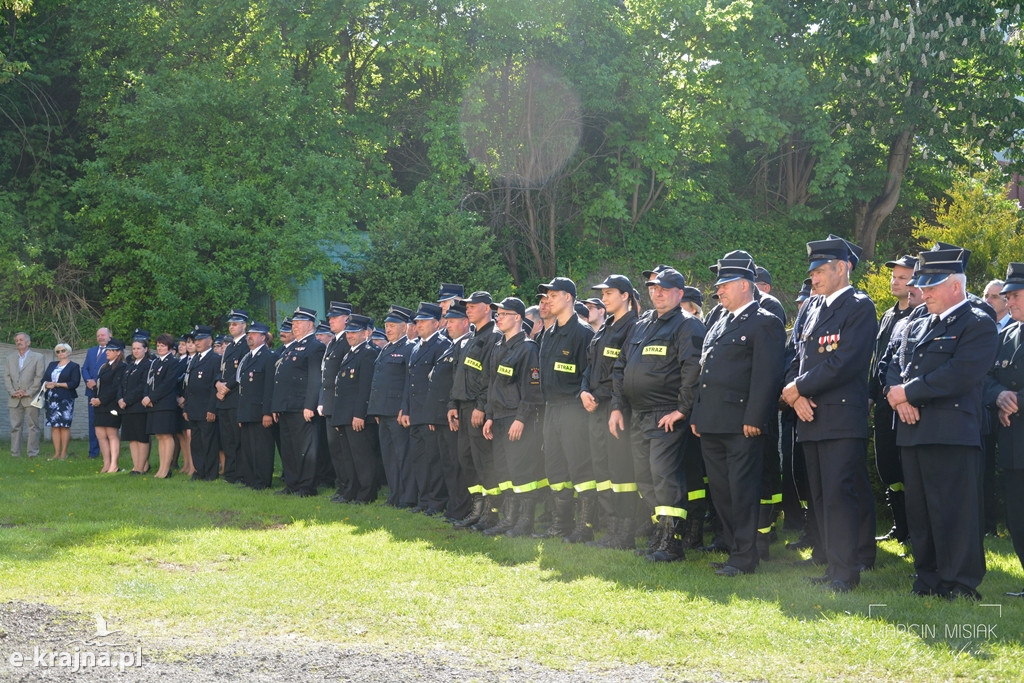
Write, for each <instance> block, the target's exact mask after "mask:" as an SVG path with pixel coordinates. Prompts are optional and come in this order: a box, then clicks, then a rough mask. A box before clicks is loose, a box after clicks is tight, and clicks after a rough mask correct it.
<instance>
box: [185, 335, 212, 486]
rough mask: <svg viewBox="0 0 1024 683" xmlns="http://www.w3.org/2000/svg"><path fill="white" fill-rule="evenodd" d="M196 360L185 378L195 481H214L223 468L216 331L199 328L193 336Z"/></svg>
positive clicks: (186, 406)
mask: <svg viewBox="0 0 1024 683" xmlns="http://www.w3.org/2000/svg"><path fill="white" fill-rule="evenodd" d="M192 335H193V337H194V339H195V344H196V356H195V358H193V359H192V362H191V363H189V366H188V373H187V374H186V375H185V380H184V385H185V405H184V406H183V409H184V411H185V419H186V420H187V421H188V424H189V427H190V428H191V430H192V464H193V466H194V467H195V469H196V471H195V473H194V474H193V475H192V479H193V480H199V479H202V480H204V481H213V480H215V479H216V478H217V470H218V468H219V466H220V457H219V455H218V453H219V452H220V438H219V436H218V433H217V413H216V412H215V409H216V406H214V403H216V401H215V400H214V396H215V395H216V394H215V393H214V385H215V383H216V381H217V377H218V375H219V373H218V370H219V366H220V358H218V357H217V355H216V354H215V353H213V352H212V351H211V347H212V346H213V328H212V327H209V326H207V325H197V326H196V328H195V330H193V333H192Z"/></svg>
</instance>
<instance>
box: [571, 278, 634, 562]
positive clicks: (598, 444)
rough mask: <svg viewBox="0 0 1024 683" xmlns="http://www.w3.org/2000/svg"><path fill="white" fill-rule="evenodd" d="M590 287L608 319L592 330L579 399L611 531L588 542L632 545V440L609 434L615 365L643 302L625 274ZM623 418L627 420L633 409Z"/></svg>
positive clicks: (598, 487) (599, 544)
mask: <svg viewBox="0 0 1024 683" xmlns="http://www.w3.org/2000/svg"><path fill="white" fill-rule="evenodd" d="M591 289H596V290H598V291H599V292H601V302H602V304H603V306H604V310H605V319H604V324H603V325H602V326H601V328H600V329H599V330H598V331H597V333H596V334H594V338H593V339H592V340H591V341H590V346H589V347H588V349H587V353H588V358H587V369H586V370H585V371H584V373H583V381H582V383H581V385H580V400H581V401H582V403H583V408H584V409H585V410H586V411H587V412H588V413H589V420H588V429H589V437H590V454H591V459H592V461H593V468H594V478H595V480H596V481H597V489H596V490H597V498H598V502H599V503H600V505H601V510H602V512H603V514H604V518H605V520H606V521H607V529H608V533H607V534H605V536H604V538H602V539H601V540H600V541H591V542H588V545H589V544H593V545H596V546H598V547H601V548H618V549H626V548H633V547H635V545H636V542H635V540H634V536H633V530H634V517H635V516H636V500H637V493H636V476H635V475H634V473H633V454H632V452H631V451H630V448H629V445H630V444H629V439H614V438H612V436H611V435H610V434H609V433H608V418H609V417H610V416H611V411H612V408H611V402H612V366H614V365H615V361H616V360H617V359H618V357H619V355H621V353H622V349H623V348H624V347H625V344H626V338H627V336H628V335H629V332H630V330H632V329H633V325H635V324H636V321H637V309H638V308H639V306H640V302H639V301H638V300H637V298H636V297H635V296H634V292H635V290H634V288H633V283H631V282H630V281H629V278H628V277H626V276H625V275H609V276H608V277H607V278H605V280H604V282H602V283H601V284H599V285H594V286H593V287H591ZM624 408H625V410H624V411H623V419H624V421H625V422H626V423H627V424H628V423H629V409H628V407H624Z"/></svg>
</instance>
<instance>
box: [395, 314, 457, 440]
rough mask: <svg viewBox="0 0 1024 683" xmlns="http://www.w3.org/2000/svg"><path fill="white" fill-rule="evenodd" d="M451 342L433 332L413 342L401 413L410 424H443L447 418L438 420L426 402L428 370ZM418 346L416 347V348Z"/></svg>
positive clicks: (428, 385)
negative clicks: (407, 418) (424, 338)
mask: <svg viewBox="0 0 1024 683" xmlns="http://www.w3.org/2000/svg"><path fill="white" fill-rule="evenodd" d="M451 345H452V342H451V340H450V339H448V338H447V337H442V336H441V335H440V334H438V333H434V334H433V335H432V336H430V337H428V338H427V339H426V340H425V341H424V340H421V341H420V343H419V344H418V345H417V344H413V351H412V353H411V354H410V356H409V370H408V374H407V375H406V383H405V391H404V393H403V395H402V414H403V415H408V416H409V420H410V424H413V425H425V424H445V423H446V422H447V419H442V420H438V418H437V415H436V411H431V410H430V409H429V407H428V403H427V394H428V392H429V390H430V371H431V370H433V369H434V365H435V364H436V363H437V359H438V358H440V357H441V354H442V353H444V352H445V351H446V350H447V349H448V347H450V346H451ZM417 346H418V348H417Z"/></svg>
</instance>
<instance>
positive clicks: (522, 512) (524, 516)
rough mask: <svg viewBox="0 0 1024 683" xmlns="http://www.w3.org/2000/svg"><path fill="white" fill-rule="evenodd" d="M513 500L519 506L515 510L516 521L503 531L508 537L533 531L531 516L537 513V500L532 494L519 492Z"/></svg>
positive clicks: (526, 534) (528, 533) (525, 534)
mask: <svg viewBox="0 0 1024 683" xmlns="http://www.w3.org/2000/svg"><path fill="white" fill-rule="evenodd" d="M513 502H514V503H515V504H516V505H518V507H519V509H518V510H517V511H516V523H515V526H513V527H512V528H511V529H509V530H508V531H506V532H505V535H506V536H508V537H509V538H516V537H519V536H529V535H530V534H532V533H533V516H534V515H535V514H536V513H537V500H536V499H535V498H534V496H533V494H530V493H519V494H516V495H515V496H514V497H513Z"/></svg>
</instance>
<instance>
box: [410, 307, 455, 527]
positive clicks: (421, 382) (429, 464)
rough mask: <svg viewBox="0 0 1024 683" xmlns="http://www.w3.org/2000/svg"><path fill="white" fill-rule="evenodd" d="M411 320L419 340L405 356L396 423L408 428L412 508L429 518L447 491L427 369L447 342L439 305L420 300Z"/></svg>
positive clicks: (437, 511)
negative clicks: (430, 406)
mask: <svg viewBox="0 0 1024 683" xmlns="http://www.w3.org/2000/svg"><path fill="white" fill-rule="evenodd" d="M414 320H415V321H416V333H417V335H418V336H419V339H418V340H417V341H416V343H415V344H414V345H413V348H412V352H411V353H410V355H409V372H408V375H407V377H406V382H405V391H404V393H403V395H402V408H401V412H399V414H398V422H399V424H401V425H402V426H403V427H406V428H407V429H408V430H409V455H408V462H409V469H410V470H411V471H412V474H413V479H414V481H415V486H416V506H415V507H414V508H412V510H413V511H414V512H422V513H424V514H426V515H429V516H431V517H432V516H434V515H439V514H441V513H443V512H444V509H445V506H446V505H447V504H448V493H447V491H446V490H445V487H444V476H443V474H442V472H441V452H440V445H439V444H438V432H437V431H435V430H434V429H432V427H434V426H435V425H434V424H433V423H432V422H431V420H435V419H437V418H436V417H435V416H434V415H433V414H432V413H431V411H430V410H428V406H427V391H428V390H429V388H430V379H429V377H430V371H431V370H433V369H434V365H435V364H436V363H437V359H438V358H439V357H440V356H441V354H442V353H443V352H444V351H445V349H447V348H448V347H449V346H450V345H451V341H449V340H448V339H447V338H446V337H442V336H441V335H440V333H439V328H440V325H441V307H440V306H439V305H438V304H435V303H431V302H429V301H421V302H420V306H419V309H418V310H417V311H416V316H415V318H414ZM443 417H444V416H443V415H442V418H443Z"/></svg>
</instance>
